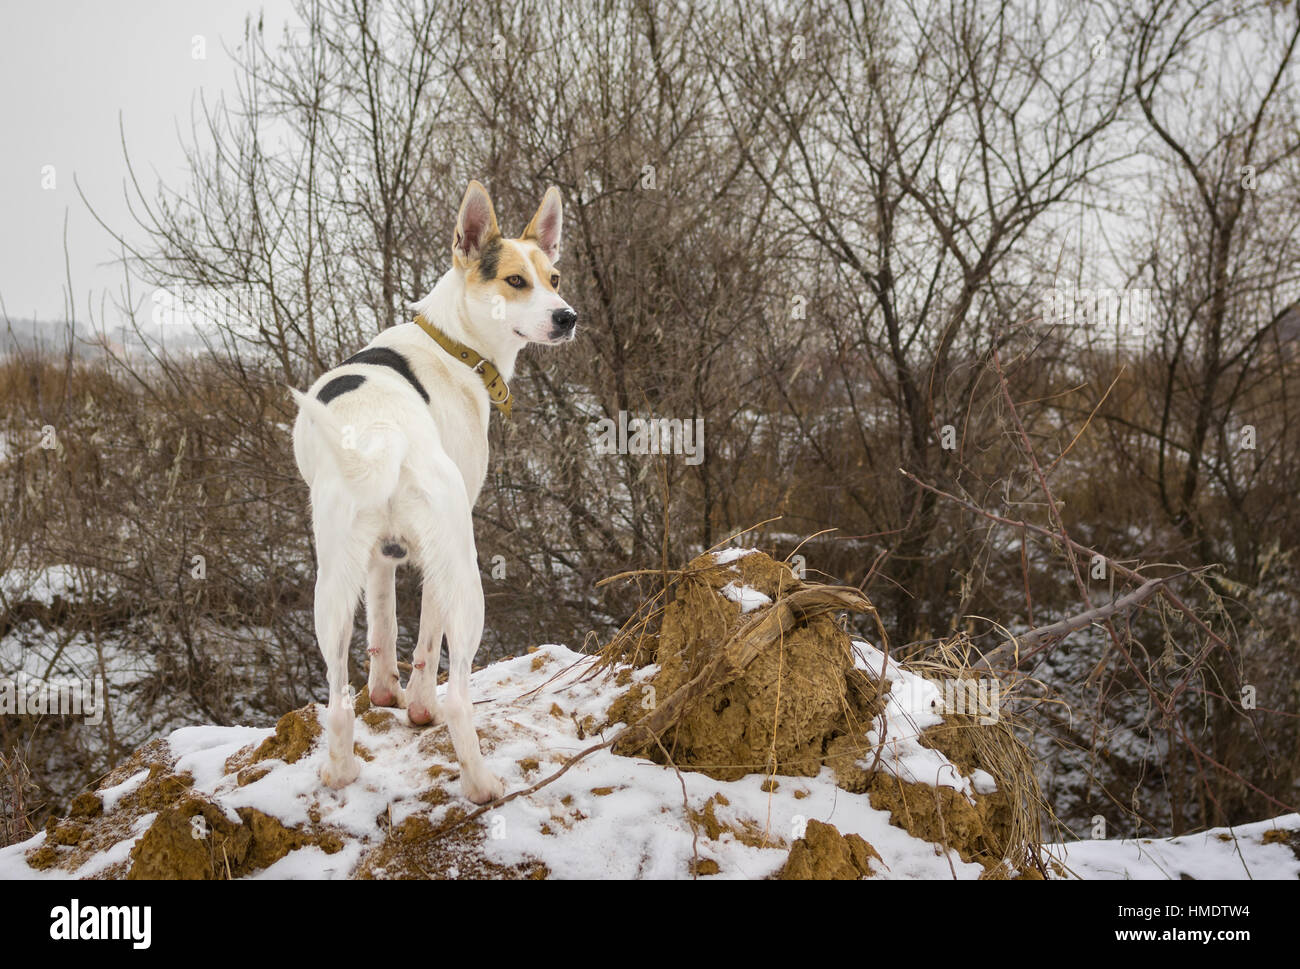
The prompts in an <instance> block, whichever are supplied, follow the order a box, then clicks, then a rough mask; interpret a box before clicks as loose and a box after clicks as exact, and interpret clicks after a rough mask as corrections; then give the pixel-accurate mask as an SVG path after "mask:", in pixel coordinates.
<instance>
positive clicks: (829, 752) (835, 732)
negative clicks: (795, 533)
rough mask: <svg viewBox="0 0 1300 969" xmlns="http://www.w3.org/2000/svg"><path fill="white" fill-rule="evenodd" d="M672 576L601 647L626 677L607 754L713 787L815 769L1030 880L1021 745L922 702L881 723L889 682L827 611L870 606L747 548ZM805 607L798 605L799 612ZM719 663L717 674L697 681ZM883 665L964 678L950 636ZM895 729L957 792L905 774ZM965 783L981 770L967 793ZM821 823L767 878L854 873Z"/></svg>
mask: <svg viewBox="0 0 1300 969" xmlns="http://www.w3.org/2000/svg"><path fill="white" fill-rule="evenodd" d="M674 574H675V575H676V581H675V583H674V585H673V587H672V591H673V598H672V600H671V601H669V602H668V603H667V604H666V605H665V606H664V607H663V608H662V610H659V611H658V612H657V613H653V612H652V613H650V614H649V615H646V616H645V617H644V618H642V619H641V620H640V621H639V622H637V623H635V624H634V625H630V626H629V627H628V628H626V629H625V630H624V631H623V632H622V633H620V635H619V636H616V637H615V638H614V639H613V640H612V641H611V642H610V643H609V645H608V646H607V647H606V648H605V650H604V651H603V658H604V661H605V665H606V666H607V667H608V668H610V669H611V671H612V670H615V669H617V682H618V683H620V684H621V685H627V686H628V689H627V691H626V692H625V693H624V694H623V695H622V696H621V697H620V698H619V699H618V700H617V701H615V703H614V704H613V705H612V706H611V707H610V710H609V714H608V716H607V722H606V724H605V726H606V727H611V726H613V725H614V724H616V723H624V724H627V725H629V727H634V729H631V730H629V731H628V733H627V734H625V735H624V737H623V738H622V739H620V740H619V742H618V743H616V744H615V746H614V748H613V749H614V751H615V752H616V753H619V754H623V755H626V756H644V757H648V758H650V759H651V760H653V761H655V762H657V763H660V764H668V763H671V764H672V765H674V766H676V767H677V768H680V769H682V770H692V771H698V772H700V773H703V774H707V775H708V776H710V777H713V778H716V779H718V780H726V781H733V780H738V779H740V778H741V777H744V776H745V775H747V774H753V773H758V772H762V773H766V774H768V775H769V776H770V775H776V774H782V775H792V776H815V775H817V774H818V773H819V772H820V771H821V769H822V767H823V766H829V767H830V768H831V769H832V771H833V773H834V776H835V783H836V785H837V786H839V787H841V788H843V789H844V790H846V791H849V792H852V793H854V794H866V795H868V797H869V799H870V802H871V804H872V806H873V807H875V808H877V809H879V810H885V811H888V812H890V815H891V821H892V823H893V824H895V825H897V826H898V827H901V828H904V829H905V830H906V831H908V833H910V834H912V835H914V836H915V837H918V838H922V839H924V840H926V841H931V842H934V843H935V844H937V845H940V846H942V848H943V849H945V850H952V851H954V852H956V854H957V855H959V856H960V858H961V859H962V860H963V861H965V862H972V863H976V864H980V865H982V866H983V867H984V868H985V870H986V872H987V873H988V876H989V877H1003V878H1006V877H1015V876H1016V875H1017V874H1019V873H1022V872H1024V873H1032V874H1039V873H1041V871H1042V866H1041V860H1040V859H1039V858H1038V852H1037V845H1038V842H1039V840H1040V838H1041V830H1040V825H1039V816H1038V807H1039V805H1040V803H1041V801H1042V798H1041V793H1040V792H1039V789H1038V785H1037V781H1036V779H1035V777H1034V771H1033V763H1032V761H1031V759H1030V757H1029V753H1028V750H1027V749H1026V748H1025V746H1024V744H1023V743H1022V742H1021V741H1020V740H1019V739H1018V738H1017V737H1016V736H1015V735H1014V733H1013V732H1012V731H1011V729H1010V728H1009V726H1008V725H1007V723H1006V722H995V723H991V724H990V723H987V722H983V721H981V720H980V718H977V717H974V716H966V715H962V714H953V715H948V714H946V713H945V714H943V715H942V716H941V717H935V716H933V714H934V713H935V712H936V711H933V710H926V711H924V713H925V714H927V715H929V720H930V722H931V723H937V725H934V726H929V727H927V728H925V729H921V728H920V727H918V726H917V725H916V723H915V722H912V721H911V720H910V719H909V718H908V717H907V716H906V715H904V716H903V717H902V718H901V719H899V714H898V712H897V710H896V711H895V712H894V713H893V714H891V715H890V717H891V718H893V719H892V720H891V719H890V718H887V717H885V716H884V715H883V714H884V709H885V704H886V700H887V699H888V694H889V693H890V692H891V691H892V690H893V688H894V684H893V683H891V682H890V680H889V679H879V678H878V677H880V676H881V670H883V669H884V667H883V666H882V667H881V670H878V671H877V673H876V675H875V676H873V675H871V674H869V673H868V672H866V671H864V670H863V669H862V668H860V667H861V666H862V665H863V664H861V663H855V657H854V647H853V644H852V641H851V640H850V637H849V635H848V633H847V631H846V629H845V628H844V626H842V625H841V624H840V622H839V621H837V618H836V617H837V615H838V614H840V613H842V612H843V611H844V610H845V609H854V608H857V609H859V610H860V611H864V612H873V613H874V610H873V609H872V608H871V606H870V603H869V602H866V600H865V599H863V598H861V597H860V596H859V595H858V593H857V592H856V590H845V589H840V588H837V587H832V586H821V585H817V584H814V583H807V582H804V581H802V580H800V579H799V578H798V577H797V576H796V575H795V574H794V572H793V571H792V570H791V569H790V568H789V567H788V566H787V565H786V564H785V563H783V562H778V561H775V560H774V559H772V558H771V557H769V556H767V555H765V554H763V553H761V552H756V551H755V552H747V553H745V554H743V555H740V556H739V557H736V556H735V553H724V554H722V555H721V556H719V555H715V554H707V555H703V556H700V557H698V558H696V559H695V560H693V561H692V562H691V563H690V564H689V565H687V566H686V568H684V569H682V570H681V571H680V572H678V573H674ZM820 599H824V600H825V601H824V602H822V603H821V605H820V606H817V605H816V604H817V603H818V602H819V601H820ZM808 602H812V603H813V604H814V608H811V609H804V608H803V605H802V604H806V603H808ZM787 603H799V604H801V605H800V606H799V608H796V609H795V610H794V615H793V616H790V617H785V618H781V617H777V616H775V615H774V614H775V613H776V612H777V611H778V610H780V609H782V608H783V606H785V605H786V604H787ZM656 620H657V622H656ZM769 620H772V621H769ZM765 625H766V626H767V627H772V626H774V625H775V626H776V627H777V631H778V632H779V635H773V634H771V629H770V628H768V629H767V634H766V635H764V634H762V633H763V629H764V626H765ZM881 661H882V662H884V661H883V659H882V660H881ZM650 663H657V664H658V666H659V668H658V670H657V671H656V672H655V674H654V676H653V677H650V678H645V677H633V676H632V675H631V674H630V672H629V670H631V669H633V668H636V667H644V666H646V665H649V664H650ZM719 664H720V665H721V667H722V673H721V674H720V675H712V676H710V675H708V671H710V670H712V669H713V668H714V667H715V666H718V665H719ZM871 665H872V668H873V669H874V668H875V665H874V663H873V664H871ZM889 669H890V670H891V672H890V673H889V675H890V676H895V675H898V676H902V677H903V678H904V679H906V680H910V681H911V685H912V688H913V689H915V687H916V684H917V683H919V682H921V681H922V680H928V681H930V682H939V681H950V680H959V679H962V678H966V677H970V676H972V675H973V673H972V671H971V670H970V668H969V667H968V666H967V665H966V664H965V661H964V659H963V658H962V656H961V654H960V650H959V649H957V648H956V647H955V646H953V644H945V645H944V646H942V647H941V648H938V649H937V650H936V658H935V659H932V660H928V661H927V662H925V663H923V664H920V665H918V666H915V667H913V668H907V667H899V666H897V665H896V664H894V665H891V666H889ZM893 671H897V672H893ZM702 681H707V682H706V683H705V684H704V685H701V684H702ZM705 686H707V688H705ZM667 706H672V707H673V708H674V709H672V710H666V709H665V707H667ZM887 720H888V721H889V722H887ZM900 733H901V734H903V735H904V736H903V738H902V743H903V744H904V745H905V746H907V745H910V746H911V747H912V748H929V749H930V750H934V751H937V752H939V753H940V754H942V757H941V758H940V759H939V763H940V764H946V765H947V766H946V768H945V770H946V771H947V772H948V776H950V777H952V778H955V780H956V783H957V785H958V786H957V787H953V786H948V785H946V784H944V785H933V786H932V784H931V782H928V781H927V782H925V783H918V782H917V781H916V780H915V779H913V778H909V777H907V774H908V772H907V770H906V769H905V768H899V767H898V766H897V765H896V764H895V763H893V761H894V760H896V759H897V758H898V750H899V748H898V746H897V743H898V742H899V741H898V735H899V734H900ZM882 737H883V738H884V740H883V742H882V740H881V738H882ZM977 777H981V778H982V779H983V780H982V783H981V784H980V785H979V788H980V789H978V790H977V789H976V784H975V783H974V782H975V779H976V778H977ZM990 781H991V783H990ZM824 827H825V826H823V827H819V828H811V827H810V828H809V831H810V834H809V836H808V837H807V838H806V839H804V840H803V841H801V842H799V843H797V844H796V846H795V848H792V850H791V855H790V861H789V862H788V863H787V869H789V870H790V871H792V872H797V873H798V874H793V875H783V876H782V877H858V875H863V874H867V873H868V872H867V871H866V870H865V868H864V867H862V866H860V865H859V867H858V868H856V869H855V868H854V867H853V865H852V864H850V863H849V862H848V861H846V860H845V859H846V858H849V857H850V855H852V856H853V857H855V858H856V855H855V854H853V851H854V850H856V848H857V846H850V847H845V844H846V843H845V841H844V839H843V838H839V835H838V833H835V832H834V829H829V830H830V832H831V833H833V834H834V838H831V837H830V835H829V834H827V831H826V830H823V828H824ZM835 839H838V840H835ZM810 852H811V854H810ZM828 852H829V854H827V853H828ZM846 852H847V853H848V854H846ZM823 856H825V857H823ZM829 871H834V872H836V873H837V874H835V875H828V874H825V872H829ZM852 871H857V872H858V875H853V874H852V873H851V872H852ZM818 872H820V873H821V874H817V873H818ZM1032 874H1031V875H1029V876H1028V877H1032Z"/></svg>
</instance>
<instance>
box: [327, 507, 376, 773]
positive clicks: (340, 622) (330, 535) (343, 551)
mask: <svg viewBox="0 0 1300 969" xmlns="http://www.w3.org/2000/svg"><path fill="white" fill-rule="evenodd" d="M317 511H318V510H317V509H313V518H314V519H315V520H316V521H317V522H323V523H326V524H324V525H323V526H322V525H321V524H318V525H317V527H316V529H315V531H316V555H317V565H318V571H317V576H316V640H317V643H318V644H319V645H320V651H321V655H322V656H324V657H325V666H326V668H327V669H328V671H329V704H328V706H327V708H326V713H325V734H326V738H327V742H328V745H329V754H328V757H327V759H326V761H325V763H324V764H323V765H322V766H321V771H320V777H321V780H322V781H324V782H325V784H327V785H328V786H329V787H343V786H345V785H347V784H350V783H352V782H353V781H354V780H356V778H357V775H358V774H359V773H360V771H361V764H360V763H359V762H358V761H357V758H356V754H355V753H354V752H353V749H352V728H353V717H354V708H353V705H352V690H351V688H350V687H349V685H348V648H349V646H350V645H351V642H352V622H353V619H354V617H355V615H356V609H357V600H358V599H360V598H361V587H362V585H364V583H365V573H366V562H367V559H368V556H369V551H370V547H371V545H373V543H374V536H370V537H369V539H368V540H365V539H364V537H363V536H361V535H358V534H356V532H355V525H356V523H355V522H348V521H347V519H346V518H344V517H335V516H330V515H326V516H320V515H319V514H317Z"/></svg>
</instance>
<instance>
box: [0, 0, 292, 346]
mask: <svg viewBox="0 0 1300 969" xmlns="http://www.w3.org/2000/svg"><path fill="white" fill-rule="evenodd" d="M259 9H261V10H265V11H266V14H267V15H266V32H267V35H268V37H271V36H277V35H278V34H279V31H280V27H281V25H282V24H283V22H284V19H285V18H286V17H288V16H290V15H291V13H292V9H291V6H290V2H289V0H245V2H243V3H229V2H222V3H214V2H212V0H207V2H200V0H112V2H103V0H101V2H94V0H80V2H76V0H42V2H39V3H23V2H21V0H4V2H3V3H0V132H3V133H4V138H3V142H2V143H0V144H2V146H3V147H2V148H0V299H2V300H3V304H4V308H5V310H6V311H7V312H8V315H9V316H10V317H11V318H28V317H36V318H39V319H48V320H57V319H63V318H65V315H66V314H65V311H64V304H65V296H64V291H65V278H66V277H65V271H64V257H63V220H64V213H65V212H66V213H67V214H68V251H69V264H70V266H71V273H72V282H73V290H74V293H75V296H76V304H77V305H76V316H77V319H78V320H81V321H84V320H85V319H86V306H87V301H88V298H89V297H91V295H92V294H93V298H94V301H95V307H96V316H97V317H98V310H99V298H100V294H101V293H102V292H103V291H104V290H106V289H107V290H110V291H111V292H113V293H116V292H117V291H118V288H119V286H120V284H121V279H122V277H121V272H120V270H118V269H117V268H115V267H114V266H112V265H111V261H112V260H113V259H115V258H116V257H117V255H118V253H117V252H116V251H115V250H114V248H113V246H112V240H111V239H110V238H109V236H108V235H107V233H106V232H105V231H104V230H103V229H102V228H100V226H99V225H97V224H96V223H95V221H94V219H93V218H92V217H91V215H90V213H89V212H88V211H87V209H86V206H85V204H84V203H83V202H82V201H81V198H80V197H79V196H78V194H77V187H76V184H74V182H73V176H74V175H75V176H76V178H77V180H78V181H79V182H80V184H81V188H82V191H83V192H84V193H85V195H86V197H87V198H88V199H89V200H90V201H91V203H92V204H94V206H95V208H96V210H97V211H98V212H99V213H100V215H101V217H103V218H104V219H105V221H106V222H108V223H109V224H110V225H113V226H115V227H119V228H120V229H121V230H125V229H126V228H127V226H128V224H129V223H128V219H129V217H128V214H127V208H126V203H125V200H124V198H123V187H122V186H123V183H124V181H125V179H126V164H125V161H124V159H123V157H122V148H121V143H120V135H119V129H118V118H119V115H120V117H121V121H122V125H123V128H124V130H125V133H126V139H127V145H128V147H129V148H130V151H131V157H132V159H133V161H134V163H135V165H136V170H137V174H138V175H139V176H140V177H141V180H142V182H143V183H144V187H145V189H146V192H150V193H151V192H152V189H153V186H154V184H155V183H156V182H157V178H158V176H161V177H162V178H163V179H164V180H166V181H168V182H171V183H175V182H177V181H179V180H180V178H181V176H183V175H184V171H185V170H184V167H183V153H182V149H181V143H180V135H181V134H184V136H185V137H186V138H187V139H188V138H189V135H190V107H191V103H194V104H196V105H197V103H198V94H199V92H200V91H203V92H205V93H206V95H207V97H208V98H209V100H210V101H211V100H215V98H216V97H218V96H219V95H220V93H221V92H222V91H230V90H232V89H233V79H234V69H233V64H232V62H231V60H230V58H229V57H228V56H227V53H226V51H225V49H224V47H231V48H233V47H234V46H235V45H236V44H237V43H238V42H239V41H240V39H241V38H242V36H243V23H244V17H245V15H246V14H247V13H249V12H251V13H252V15H253V17H254V19H256V16H257V12H258V10H259ZM273 23H274V25H275V27H274V30H275V33H274V34H272V32H271V31H272V24H273ZM195 35H203V37H204V38H205V39H206V54H207V57H206V59H205V60H196V59H194V58H193V57H192V56H191V49H192V38H193V37H194V36H195ZM223 44H224V46H223ZM45 165H53V166H54V169H55V177H56V187H55V188H54V189H53V190H45V189H42V187H41V176H42V167H43V166H45ZM155 173H156V174H155ZM135 237H136V238H138V233H137V234H136V236H135ZM109 315H110V318H111V317H112V315H113V314H111V313H110V314H109Z"/></svg>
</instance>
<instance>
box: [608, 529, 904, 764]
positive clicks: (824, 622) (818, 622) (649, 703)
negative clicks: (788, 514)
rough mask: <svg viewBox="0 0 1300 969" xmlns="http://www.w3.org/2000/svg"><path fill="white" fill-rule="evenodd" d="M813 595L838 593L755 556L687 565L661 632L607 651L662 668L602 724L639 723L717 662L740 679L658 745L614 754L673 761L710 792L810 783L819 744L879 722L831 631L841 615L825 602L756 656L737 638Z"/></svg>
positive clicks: (846, 649)
mask: <svg viewBox="0 0 1300 969" xmlns="http://www.w3.org/2000/svg"><path fill="white" fill-rule="evenodd" d="M822 589H827V590H832V591H841V590H833V587H828V586H819V585H816V584H810V583H805V582H803V581H801V580H800V579H799V578H798V577H797V576H796V575H795V574H794V572H793V571H792V570H791V569H790V567H789V566H788V565H786V564H785V563H784V562H778V561H776V560H774V559H772V558H771V557H769V556H767V555H765V554H763V553H761V552H750V553H748V554H745V555H743V556H741V557H739V558H736V559H730V560H729V559H728V557H726V556H724V557H723V560H722V561H721V562H719V561H718V558H717V557H716V556H715V555H713V554H707V555H702V556H700V557H699V558H697V559H695V560H694V561H692V562H691V563H690V564H689V565H688V566H687V567H686V568H685V569H683V570H682V572H681V573H680V578H679V580H678V582H677V584H676V587H675V596H674V598H673V600H672V601H671V602H669V603H668V605H667V606H666V607H665V608H664V610H663V612H662V618H661V622H660V623H659V628H658V630H657V631H656V632H653V633H648V632H646V631H645V630H644V629H640V630H638V632H637V633H636V634H635V636H632V635H624V636H621V637H616V638H615V640H614V641H613V642H611V644H610V645H609V646H608V647H607V651H608V654H609V656H610V658H611V659H612V660H615V661H628V660H631V661H633V662H634V663H638V661H639V665H644V664H645V663H648V662H655V663H658V664H659V671H658V673H657V674H656V675H655V677H654V678H653V680H651V681H650V682H649V683H646V684H635V685H633V686H632V687H631V689H629V690H628V692H627V693H625V694H624V695H623V696H622V697H621V698H620V699H619V700H618V701H616V702H615V704H614V705H613V707H611V709H610V712H609V715H608V722H609V723H616V722H623V723H627V724H634V723H636V722H637V721H639V720H641V719H642V718H643V717H644V716H645V715H646V714H647V712H649V711H651V710H654V709H655V707H656V706H657V704H658V703H659V702H661V701H663V700H665V699H667V698H668V697H670V696H671V695H672V694H674V693H675V692H676V691H678V690H680V689H681V688H683V687H685V686H687V685H688V684H690V683H691V682H692V681H693V680H695V679H696V678H697V677H698V675H699V674H700V673H701V671H703V670H704V669H705V667H706V666H708V664H709V663H710V662H711V661H713V660H715V659H716V658H717V654H718V652H719V651H720V650H724V651H729V652H731V653H734V654H736V655H735V657H734V658H731V663H730V665H732V666H734V667H737V668H739V670H740V672H739V674H738V675H735V676H728V677H724V679H725V680H726V681H725V682H721V683H719V684H718V685H715V686H713V687H712V688H711V689H708V690H707V691H705V692H703V693H702V694H701V695H700V696H698V697H696V698H695V699H694V700H693V702H691V703H690V704H689V705H687V706H686V707H685V708H684V709H683V710H682V711H681V712H680V714H679V715H677V716H675V717H674V719H673V722H672V724H671V725H670V726H669V727H668V729H667V730H666V731H665V732H664V733H663V734H662V735H661V736H660V738H659V740H658V742H656V741H655V740H654V738H652V737H644V736H642V737H636V738H628V739H627V740H626V741H624V742H621V743H620V744H619V745H617V746H615V748H614V749H615V751H616V752H618V753H622V754H626V755H638V754H641V755H644V756H647V757H649V758H650V759H652V760H654V761H656V762H658V763H667V762H668V760H669V759H671V761H672V762H673V763H674V764H676V765H677V766H678V767H681V768H689V769H691V770H696V771H699V772H701V773H704V774H707V775H709V776H710V777H713V778H716V779H718V780H737V779H739V778H741V777H744V776H745V775H746V774H751V773H755V772H757V771H763V772H766V773H768V774H783V775H794V776H808V777H811V776H815V775H816V774H817V773H818V772H819V771H820V770H821V768H822V764H823V762H824V761H825V758H826V751H827V746H828V744H830V743H831V742H832V741H833V740H834V738H836V737H838V736H841V735H844V734H847V733H854V734H857V733H862V732H864V731H865V730H866V729H867V727H868V726H869V725H870V723H871V721H872V719H873V718H874V717H875V716H876V714H877V713H878V712H879V694H880V692H881V691H880V689H879V687H878V685H877V684H876V683H875V682H874V681H873V680H871V679H870V678H869V677H868V676H867V675H866V674H865V673H863V672H862V671H861V670H858V669H855V668H854V663H853V650H852V645H851V643H850V640H849V636H848V633H847V632H846V631H845V630H844V628H843V627H841V626H840V625H839V624H838V623H837V622H836V619H835V613H836V611H838V610H836V609H835V608H834V607H835V606H837V605H839V604H840V603H839V602H838V601H836V600H834V599H829V598H828V601H827V603H826V604H825V607H824V608H815V609H810V610H807V611H804V610H801V614H800V615H799V616H798V617H797V618H796V619H795V620H794V621H793V622H792V623H791V624H790V628H788V629H785V628H784V627H782V629H780V630H779V633H780V634H779V635H776V636H774V637H771V639H772V641H771V642H770V643H766V644H764V647H765V648H757V649H754V648H753V644H752V641H751V640H752V637H749V638H748V639H747V637H746V633H747V631H750V630H754V629H756V627H757V620H759V619H760V618H762V613H764V612H767V611H770V610H771V609H772V608H773V604H781V603H784V602H785V601H786V600H790V601H799V600H798V596H802V597H803V598H805V599H807V600H809V601H812V602H815V601H816V597H817V595H818V593H819V590H822ZM854 594H855V595H856V591H855V590H854ZM792 597H795V598H792ZM863 601H864V602H865V600H863ZM866 608H868V609H869V608H870V604H869V603H867V604H866ZM747 653H748V655H746V654H747ZM661 745H662V746H661Z"/></svg>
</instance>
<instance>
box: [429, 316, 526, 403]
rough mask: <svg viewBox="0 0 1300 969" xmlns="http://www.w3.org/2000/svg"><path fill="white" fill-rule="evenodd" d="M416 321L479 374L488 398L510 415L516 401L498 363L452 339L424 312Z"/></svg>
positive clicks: (443, 346)
mask: <svg viewBox="0 0 1300 969" xmlns="http://www.w3.org/2000/svg"><path fill="white" fill-rule="evenodd" d="M415 323H416V325H417V326H419V328H420V329H422V330H423V331H424V332H425V333H427V334H429V336H430V337H432V338H433V340H434V342H435V343H437V344H438V346H440V347H442V348H443V349H444V350H446V351H447V352H448V353H450V354H451V355H452V356H453V357H455V358H456V359H457V360H459V361H460V362H461V363H463V364H465V366H467V367H469V368H470V369H471V370H473V371H474V372H475V373H476V374H478V375H479V378H480V379H481V380H482V381H483V386H484V387H486V388H487V392H488V400H490V401H492V405H493V406H494V407H496V409H497V410H499V411H501V413H503V414H505V415H506V417H509V416H510V407H511V405H512V404H513V403H514V397H512V396H511V394H510V386H509V385H508V384H507V383H506V378H505V377H503V376H501V371H500V370H498V369H497V367H496V364H494V363H493V362H492V361H491V360H489V359H488V358H487V357H485V356H483V354H481V353H479V352H478V351H477V350H475V349H474V348H473V347H467V346H466V345H465V344H463V343H461V342H460V341H459V340H455V339H452V338H451V337H449V336H448V335H447V334H446V333H443V332H442V330H440V329H438V328H437V327H436V326H434V325H433V324H432V323H430V322H429V321H428V320H426V319H425V318H424V316H423V315H422V314H420V313H416V314H415Z"/></svg>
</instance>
